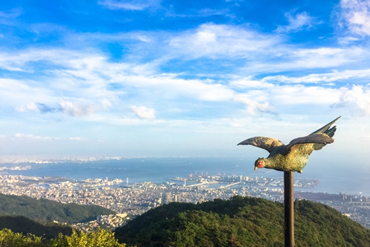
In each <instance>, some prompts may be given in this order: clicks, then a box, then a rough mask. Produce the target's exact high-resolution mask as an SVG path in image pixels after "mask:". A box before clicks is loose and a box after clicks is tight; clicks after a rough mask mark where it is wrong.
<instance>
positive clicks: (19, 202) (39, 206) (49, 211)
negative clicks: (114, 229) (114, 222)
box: [0, 193, 115, 224]
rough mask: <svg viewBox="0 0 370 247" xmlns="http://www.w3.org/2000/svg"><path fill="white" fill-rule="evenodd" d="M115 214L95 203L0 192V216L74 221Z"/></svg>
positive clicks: (61, 221) (63, 221) (42, 220)
mask: <svg viewBox="0 0 370 247" xmlns="http://www.w3.org/2000/svg"><path fill="white" fill-rule="evenodd" d="M105 214H115V213H114V212H113V211H112V210H109V209H106V208H103V207H100V206H95V205H77V204H74V203H70V204H63V203H60V202H55V201H51V200H46V199H39V200H38V199H35V198H31V197H28V196H10V195H4V194H1V193H0V216H1V215H21V216H25V217H27V218H30V219H33V220H36V221H40V222H45V221H53V220H56V221H59V222H60V223H69V224H71V223H75V222H85V221H90V220H95V219H96V217H97V216H98V215H105Z"/></svg>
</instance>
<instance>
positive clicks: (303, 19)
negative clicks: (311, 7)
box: [276, 12, 316, 33]
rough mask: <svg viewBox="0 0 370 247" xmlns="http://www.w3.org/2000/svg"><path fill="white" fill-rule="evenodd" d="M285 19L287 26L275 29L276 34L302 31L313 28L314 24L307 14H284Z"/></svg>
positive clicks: (313, 19)
mask: <svg viewBox="0 0 370 247" xmlns="http://www.w3.org/2000/svg"><path fill="white" fill-rule="evenodd" d="M285 17H286V18H287V20H288V25H286V26H279V27H278V28H277V29H276V32H278V33H285V32H299V31H302V30H304V29H310V28H313V25H314V24H316V22H315V18H313V17H311V16H310V15H309V14H308V13H307V12H301V13H296V14H294V13H290V12H288V13H285Z"/></svg>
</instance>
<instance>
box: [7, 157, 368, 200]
mask: <svg viewBox="0 0 370 247" xmlns="http://www.w3.org/2000/svg"><path fill="white" fill-rule="evenodd" d="M13 165H14V164H13ZM24 165H30V166H31V168H30V169H28V170H6V171H7V174H9V175H24V176H38V177H42V176H58V177H67V178H72V179H76V180H84V179H87V178H104V179H105V178H109V179H115V178H119V179H122V180H123V181H124V185H125V184H126V181H127V179H128V181H129V184H132V183H141V182H153V183H164V182H168V181H171V180H170V179H171V178H175V177H188V176H189V174H191V173H192V174H195V173H197V174H199V175H200V174H203V175H205V174H208V175H217V174H221V175H226V176H231V175H236V176H240V175H242V176H248V177H266V178H281V179H282V178H283V175H284V174H283V172H279V171H275V170H269V169H257V170H256V171H254V160H251V159H248V158H242V157H241V158H240V157H237V158H236V157H193V158H192V157H171V158H127V159H126V158H123V159H121V160H100V161H92V162H65V163H47V164H24ZM294 179H318V180H320V183H319V185H318V186H316V187H315V188H310V189H309V191H312V192H326V193H336V194H337V193H344V194H362V195H363V196H370V167H368V166H358V167H356V168H355V169H353V165H346V164H333V163H328V164H322V163H320V162H317V161H313V162H312V163H310V162H309V163H308V164H307V166H306V167H305V168H304V170H303V173H301V174H300V173H294ZM296 190H300V189H299V188H296ZM306 191H307V189H306Z"/></svg>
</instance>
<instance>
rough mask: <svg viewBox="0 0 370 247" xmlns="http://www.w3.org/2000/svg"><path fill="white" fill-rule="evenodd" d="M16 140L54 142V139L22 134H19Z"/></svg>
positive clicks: (16, 135)
mask: <svg viewBox="0 0 370 247" xmlns="http://www.w3.org/2000/svg"><path fill="white" fill-rule="evenodd" d="M15 138H21V139H32V140H52V139H53V138H52V137H48V136H35V135H31V134H21V133H17V134H15Z"/></svg>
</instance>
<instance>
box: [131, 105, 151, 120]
mask: <svg viewBox="0 0 370 247" xmlns="http://www.w3.org/2000/svg"><path fill="white" fill-rule="evenodd" d="M131 110H132V111H133V112H134V113H135V114H136V115H137V116H138V117H140V118H144V119H155V115H154V113H155V111H154V109H149V108H146V107H145V106H131Z"/></svg>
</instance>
